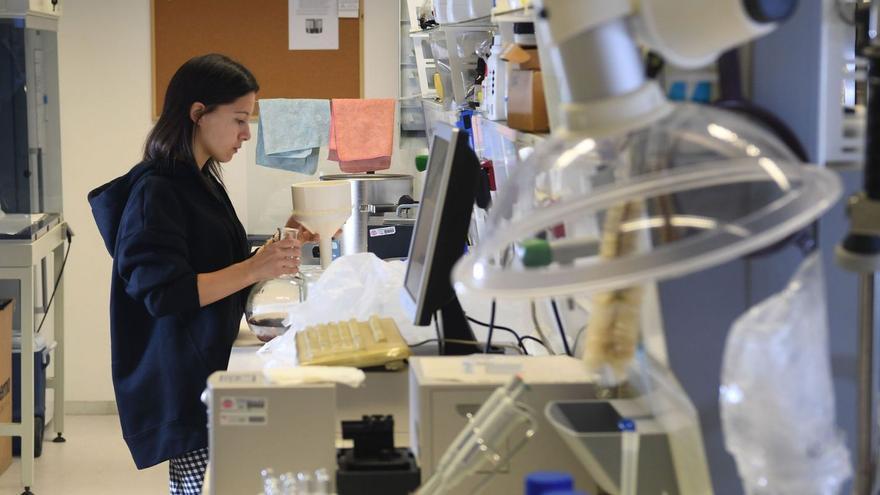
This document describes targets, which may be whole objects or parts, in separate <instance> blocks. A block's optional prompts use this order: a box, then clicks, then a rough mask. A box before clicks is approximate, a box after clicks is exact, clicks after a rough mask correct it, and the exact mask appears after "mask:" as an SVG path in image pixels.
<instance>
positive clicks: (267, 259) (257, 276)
mask: <svg viewBox="0 0 880 495" xmlns="http://www.w3.org/2000/svg"><path fill="white" fill-rule="evenodd" d="M301 248H302V241H300V240H293V239H282V240H270V241H269V242H267V243H266V244H265V245H263V246H262V247H260V248H259V249H258V250H257V252H256V253H255V254H254V255H253V256H251V257H250V258H248V259H247V260H246V263H247V270H248V273H249V275H250V276H251V277H252V278H253V279H254V280H255V281H257V282H259V281H262V280H269V279H273V278H277V277H279V276H281V275H293V274H295V273H297V272H298V271H299V264H300V256H301V254H302V251H301Z"/></svg>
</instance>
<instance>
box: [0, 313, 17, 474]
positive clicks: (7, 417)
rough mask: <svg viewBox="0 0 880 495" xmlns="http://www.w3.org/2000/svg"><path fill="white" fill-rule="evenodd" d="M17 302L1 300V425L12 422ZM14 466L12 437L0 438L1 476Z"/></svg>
mask: <svg viewBox="0 0 880 495" xmlns="http://www.w3.org/2000/svg"><path fill="white" fill-rule="evenodd" d="M14 308H15V301H13V300H12V299H0V423H11V422H12V310H13V309H14ZM10 464H12V437H0V474H2V473H3V472H4V471H6V469H7V468H9V466H10Z"/></svg>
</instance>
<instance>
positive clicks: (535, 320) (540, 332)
mask: <svg viewBox="0 0 880 495" xmlns="http://www.w3.org/2000/svg"><path fill="white" fill-rule="evenodd" d="M529 302H530V303H531V310H532V325H534V327H535V332H536V333H537V334H538V335H540V336H541V340H542V341H543V342H546V344H544V347H546V348H547V351H548V352H549V353H550V354H551V355H556V354H558V353H557V352H556V350H555V349H553V346H551V345H549V343H550V340H549V339H548V338H547V336H546V335H544V330H543V329H541V325H540V324H539V323H538V311H537V310H536V308H535V300H534V299H533V300H531V301H529Z"/></svg>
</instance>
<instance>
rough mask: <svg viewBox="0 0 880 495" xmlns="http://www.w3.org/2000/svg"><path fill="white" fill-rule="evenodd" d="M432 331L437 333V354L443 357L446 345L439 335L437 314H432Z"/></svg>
mask: <svg viewBox="0 0 880 495" xmlns="http://www.w3.org/2000/svg"><path fill="white" fill-rule="evenodd" d="M434 331H435V332H436V333H437V353H438V354H439V355H441V356H443V355H445V354H446V352H444V351H446V343H445V342H444V341H443V335H441V334H440V323H439V322H438V321H437V312H436V311H435V312H434ZM410 347H412V346H410Z"/></svg>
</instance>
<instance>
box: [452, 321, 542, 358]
mask: <svg viewBox="0 0 880 495" xmlns="http://www.w3.org/2000/svg"><path fill="white" fill-rule="evenodd" d="M466 318H467V319H468V321H470V322H471V323H474V324H476V325H480V326H481V327H486V328H488V327H489V324H488V323H485V322H482V321H480V320H478V319H476V318H471V317H470V316H466ZM494 329H495V330H503V331H505V332H509V333H510V334H511V335H513V337H514V338H515V339H516V341H517V342H518V343H520V348H521V349H522V350H523V352H524V353H525V354H526V355H528V354H529V353H528V351H527V350H526V348H525V347H523V346H522V339H523V337H520V336H519V333H517V332H516V331H515V330H513V329H512V328H508V327H503V326H501V325H494ZM533 338H534V337H533Z"/></svg>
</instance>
